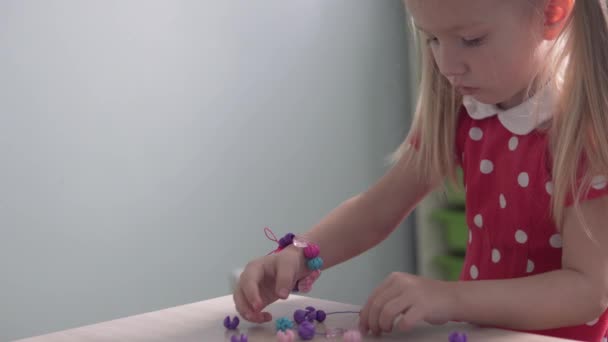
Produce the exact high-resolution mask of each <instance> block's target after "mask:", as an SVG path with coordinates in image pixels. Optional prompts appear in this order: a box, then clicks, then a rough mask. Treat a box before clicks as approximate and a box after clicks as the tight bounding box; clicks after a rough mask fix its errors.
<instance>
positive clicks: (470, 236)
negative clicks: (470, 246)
mask: <svg viewBox="0 0 608 342" xmlns="http://www.w3.org/2000/svg"><path fill="white" fill-rule="evenodd" d="M471 241H473V233H471V230H470V229H469V243H471Z"/></svg>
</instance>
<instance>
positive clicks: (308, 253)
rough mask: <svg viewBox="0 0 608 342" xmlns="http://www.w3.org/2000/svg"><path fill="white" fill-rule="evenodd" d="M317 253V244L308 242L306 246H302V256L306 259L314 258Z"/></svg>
mask: <svg viewBox="0 0 608 342" xmlns="http://www.w3.org/2000/svg"><path fill="white" fill-rule="evenodd" d="M318 255H319V246H317V245H315V244H308V246H306V247H305V248H304V256H305V257H306V258H307V259H312V258H316V257H317V256H318Z"/></svg>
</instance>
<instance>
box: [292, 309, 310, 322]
mask: <svg viewBox="0 0 608 342" xmlns="http://www.w3.org/2000/svg"><path fill="white" fill-rule="evenodd" d="M307 314H308V312H307V311H304V310H300V309H298V310H296V311H295V312H294V313H293V320H294V321H295V322H296V323H298V324H300V323H302V322H304V320H306V315H307Z"/></svg>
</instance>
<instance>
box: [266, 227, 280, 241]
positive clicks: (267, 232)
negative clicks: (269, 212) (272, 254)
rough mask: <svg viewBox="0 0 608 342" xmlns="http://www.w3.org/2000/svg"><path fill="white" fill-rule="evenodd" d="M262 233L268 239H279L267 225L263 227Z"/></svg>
mask: <svg viewBox="0 0 608 342" xmlns="http://www.w3.org/2000/svg"><path fill="white" fill-rule="evenodd" d="M264 234H266V237H267V238H268V240H271V241H274V242H276V243H279V240H277V236H276V235H274V233H273V232H272V230H271V229H270V228H268V227H266V228H264ZM268 234H270V235H271V236H272V237H270V236H268Z"/></svg>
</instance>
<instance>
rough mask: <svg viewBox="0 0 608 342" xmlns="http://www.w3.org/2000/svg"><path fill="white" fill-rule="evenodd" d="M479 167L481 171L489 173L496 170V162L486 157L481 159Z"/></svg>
mask: <svg viewBox="0 0 608 342" xmlns="http://www.w3.org/2000/svg"><path fill="white" fill-rule="evenodd" d="M479 169H480V170H481V173H483V174H485V175H487V174H490V173H492V171H494V164H493V163H492V162H491V161H489V160H487V159H484V160H482V161H481V164H480V165H479Z"/></svg>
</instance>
